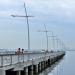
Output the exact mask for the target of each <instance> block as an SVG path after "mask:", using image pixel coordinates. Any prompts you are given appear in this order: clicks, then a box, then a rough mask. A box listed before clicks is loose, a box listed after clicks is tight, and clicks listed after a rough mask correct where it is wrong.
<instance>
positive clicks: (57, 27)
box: [0, 0, 75, 49]
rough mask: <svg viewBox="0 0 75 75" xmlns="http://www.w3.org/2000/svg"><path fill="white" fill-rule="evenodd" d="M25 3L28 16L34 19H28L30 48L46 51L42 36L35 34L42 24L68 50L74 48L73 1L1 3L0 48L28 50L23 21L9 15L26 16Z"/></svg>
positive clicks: (14, 0) (4, 0)
mask: <svg viewBox="0 0 75 75" xmlns="http://www.w3.org/2000/svg"><path fill="white" fill-rule="evenodd" d="M24 2H25V3H26V7H27V12H28V15H32V16H34V17H32V18H29V24H30V37H31V48H32V49H33V48H34V49H35V48H38V49H40V48H46V37H45V33H39V32H37V31H38V30H44V24H45V25H46V26H47V29H48V30H49V31H53V32H54V35H57V36H58V37H59V38H60V39H61V40H62V41H63V42H64V43H65V44H66V46H67V47H70V48H75V21H74V20H75V0H0V48H18V47H21V48H27V24H26V19H25V18H13V17H11V16H10V15H12V14H18V15H21V14H22V15H25V13H24ZM48 35H49V36H50V35H51V33H48ZM50 48H51V38H49V49H50Z"/></svg>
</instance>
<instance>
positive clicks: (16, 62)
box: [0, 51, 65, 75]
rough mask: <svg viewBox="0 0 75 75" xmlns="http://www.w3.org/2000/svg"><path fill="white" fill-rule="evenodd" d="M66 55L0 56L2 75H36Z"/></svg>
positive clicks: (26, 54) (58, 53)
mask: <svg viewBox="0 0 75 75" xmlns="http://www.w3.org/2000/svg"><path fill="white" fill-rule="evenodd" d="M64 55H65V52H64V51H57V52H38V53H23V54H0V75H36V74H38V73H40V72H41V71H43V70H44V69H45V68H47V67H49V66H50V65H51V64H53V63H54V62H56V61H57V60H59V59H61V58H62V57H63V56H64Z"/></svg>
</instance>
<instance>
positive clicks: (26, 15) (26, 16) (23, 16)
mask: <svg viewBox="0 0 75 75" xmlns="http://www.w3.org/2000/svg"><path fill="white" fill-rule="evenodd" d="M24 8H25V15H11V16H12V17H21V18H26V21H27V29H28V50H30V30H29V20H28V18H29V17H33V16H29V15H28V14H27V10H26V5H25V3H24Z"/></svg>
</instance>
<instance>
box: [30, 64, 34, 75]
mask: <svg viewBox="0 0 75 75" xmlns="http://www.w3.org/2000/svg"><path fill="white" fill-rule="evenodd" d="M33 74H34V68H33V65H32V66H31V75H33Z"/></svg>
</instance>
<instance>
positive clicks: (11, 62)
mask: <svg viewBox="0 0 75 75" xmlns="http://www.w3.org/2000/svg"><path fill="white" fill-rule="evenodd" d="M10 60H11V61H10V65H12V55H10Z"/></svg>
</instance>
